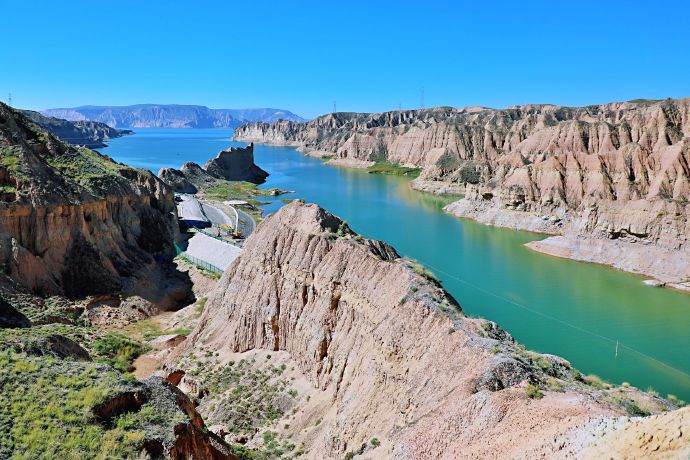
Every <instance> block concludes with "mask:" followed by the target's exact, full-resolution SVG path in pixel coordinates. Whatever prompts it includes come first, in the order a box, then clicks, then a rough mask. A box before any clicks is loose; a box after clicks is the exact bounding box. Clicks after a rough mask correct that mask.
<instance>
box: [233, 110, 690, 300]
mask: <svg viewBox="0 0 690 460" xmlns="http://www.w3.org/2000/svg"><path fill="white" fill-rule="evenodd" d="M688 135H690V99H676V100H673V99H667V100H660V101H650V100H637V101H630V102H623V103H610V104H603V105H594V106H587V107H559V106H553V105H525V106H517V107H510V108H507V109H503V110H495V109H487V108H483V107H468V108H464V109H454V108H448V107H441V108H436V109H429V110H409V111H397V112H387V113H382V114H356V113H336V114H330V115H325V116H322V117H319V118H317V119H315V120H312V121H310V122H307V123H294V122H287V121H279V122H275V123H273V124H266V123H251V124H247V125H244V126H242V127H240V128H238V129H237V130H236V138H237V139H238V140H243V141H252V142H263V143H268V144H280V145H294V146H299V147H300V148H301V149H302V150H304V151H306V152H307V153H308V154H309V153H310V152H312V153H314V154H316V155H319V156H323V155H324V154H330V155H335V157H336V158H337V159H351V160H357V161H381V160H386V161H391V162H394V163H398V164H401V165H404V166H414V167H421V168H423V171H422V173H421V175H420V176H419V178H417V179H416V180H415V181H413V183H412V186H413V187H415V188H417V189H420V190H425V191H431V192H437V193H451V194H459V195H463V196H464V199H462V200H460V201H459V202H457V203H455V204H452V205H450V206H449V207H448V208H447V211H448V212H450V213H452V214H454V215H457V216H460V217H469V218H473V219H476V220H478V221H480V222H484V223H488V224H493V225H501V226H508V227H512V228H518V229H524V230H530V231H538V232H543V233H549V234H555V235H561V238H556V239H547V240H545V241H543V242H540V243H535V244H533V245H531V247H533V248H534V249H537V250H540V251H544V252H548V253H551V254H554V255H558V256H564V257H571V258H575V259H580V260H586V261H591V262H599V263H605V264H610V265H614V266H616V267H618V268H622V269H625V270H628V271H633V272H639V273H644V274H647V275H650V276H654V277H657V278H659V279H661V280H663V281H667V282H670V283H675V285H676V286H679V287H682V286H683V284H686V285H687V283H688V280H690V272H689V270H690V268H689V267H690V263H689V262H690V248H689V247H688V243H687V241H688V237H690V224H689V223H688V222H689V220H688V214H689V213H690V206H689V205H688V200H689V199H690V185H689V178H690V141H688V139H687V136H688Z"/></svg>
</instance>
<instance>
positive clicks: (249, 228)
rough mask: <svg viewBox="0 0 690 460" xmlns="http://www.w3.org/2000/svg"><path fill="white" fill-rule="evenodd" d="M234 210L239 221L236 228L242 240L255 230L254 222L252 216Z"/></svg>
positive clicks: (239, 210)
mask: <svg viewBox="0 0 690 460" xmlns="http://www.w3.org/2000/svg"><path fill="white" fill-rule="evenodd" d="M235 210H237V215H238V216H239V219H240V222H239V225H238V227H237V228H238V229H239V231H240V233H242V236H243V237H244V238H247V237H248V236H249V235H251V233H252V232H253V231H254V229H255V228H256V222H254V218H253V217H252V216H250V215H249V214H247V213H246V212H244V211H242V210H241V209H237V208H235Z"/></svg>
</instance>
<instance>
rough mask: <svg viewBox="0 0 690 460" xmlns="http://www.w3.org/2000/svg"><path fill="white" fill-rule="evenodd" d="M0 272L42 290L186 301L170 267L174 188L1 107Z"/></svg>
mask: <svg viewBox="0 0 690 460" xmlns="http://www.w3.org/2000/svg"><path fill="white" fill-rule="evenodd" d="M0 190H2V192H3V193H2V195H0V270H1V271H2V275H3V276H7V277H10V278H11V279H13V280H14V281H15V282H17V283H19V284H20V285H22V286H23V287H25V288H27V289H29V290H31V291H33V292H35V293H38V294H41V295H52V294H59V295H66V296H68V297H74V298H77V297H83V296H86V295H94V294H112V293H120V292H122V293H123V294H125V295H133V294H136V295H140V296H141V297H144V298H146V299H147V300H150V301H152V302H154V303H156V304H159V306H161V307H162V308H170V307H173V306H175V305H177V304H178V303H179V302H181V301H183V300H184V299H186V297H187V296H188V292H189V284H188V282H187V281H186V280H185V279H183V278H181V277H180V276H179V274H178V273H177V272H176V271H175V269H174V267H173V266H172V265H171V264H170V260H171V259H172V257H173V256H174V247H173V243H174V241H175V239H176V237H177V235H178V229H177V215H176V207H175V202H174V200H173V193H172V190H170V189H169V188H168V187H167V186H166V185H165V184H164V183H163V182H161V181H160V180H159V179H157V178H156V177H155V176H154V175H152V174H151V173H150V172H148V171H143V170H138V169H134V168H130V167H128V166H125V165H121V164H118V163H115V162H114V161H112V160H111V159H110V158H108V157H106V156H103V155H101V154H99V153H97V152H95V151H92V150H89V149H85V148H76V147H73V146H71V145H67V144H65V143H63V142H61V141H60V140H59V139H57V138H56V137H55V136H53V135H52V134H50V133H48V132H47V131H45V130H43V129H41V128H40V127H39V126H37V125H35V124H33V123H31V122H30V121H29V120H28V119H27V118H25V117H24V116H22V115H21V114H20V113H19V112H17V111H15V110H13V109H10V108H9V107H7V106H5V105H0Z"/></svg>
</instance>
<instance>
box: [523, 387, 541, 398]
mask: <svg viewBox="0 0 690 460" xmlns="http://www.w3.org/2000/svg"><path fill="white" fill-rule="evenodd" d="M525 394H526V395H527V397H528V398H530V399H541V398H543V397H544V393H542V392H541V391H539V388H538V387H537V386H536V385H532V384H529V385H527V386H526V387H525Z"/></svg>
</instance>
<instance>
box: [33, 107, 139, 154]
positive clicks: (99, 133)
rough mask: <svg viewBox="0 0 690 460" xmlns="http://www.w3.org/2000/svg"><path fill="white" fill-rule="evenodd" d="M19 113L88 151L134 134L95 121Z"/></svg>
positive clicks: (34, 113)
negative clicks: (112, 140) (69, 119)
mask: <svg viewBox="0 0 690 460" xmlns="http://www.w3.org/2000/svg"><path fill="white" fill-rule="evenodd" d="M20 112H21V113H22V115H24V116H25V117H27V118H28V119H29V120H31V121H32V122H34V123H35V124H37V125H38V126H40V127H41V128H43V129H45V130H46V131H48V132H49V133H51V134H53V135H55V136H57V137H59V138H60V139H61V140H63V141H64V142H67V143H69V144H72V145H80V146H83V147H88V148H90V149H97V148H102V147H107V145H106V144H105V141H107V140H110V139H115V138H118V137H122V136H127V135H129V134H134V131H130V130H129V129H115V128H111V127H110V126H108V125H106V124H105V123H100V122H97V121H88V120H79V121H67V120H61V119H59V118H53V117H47V116H45V115H43V114H41V113H39V112H34V111H33V110H20Z"/></svg>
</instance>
